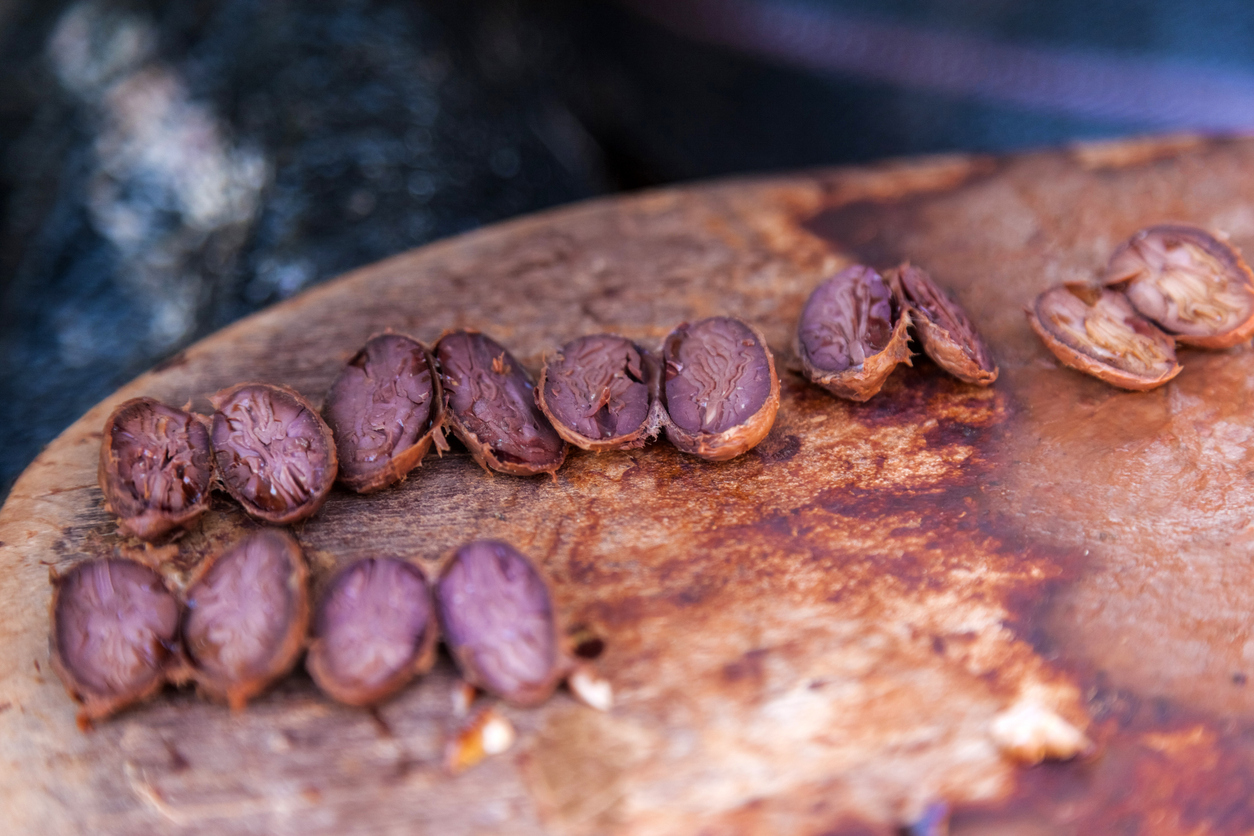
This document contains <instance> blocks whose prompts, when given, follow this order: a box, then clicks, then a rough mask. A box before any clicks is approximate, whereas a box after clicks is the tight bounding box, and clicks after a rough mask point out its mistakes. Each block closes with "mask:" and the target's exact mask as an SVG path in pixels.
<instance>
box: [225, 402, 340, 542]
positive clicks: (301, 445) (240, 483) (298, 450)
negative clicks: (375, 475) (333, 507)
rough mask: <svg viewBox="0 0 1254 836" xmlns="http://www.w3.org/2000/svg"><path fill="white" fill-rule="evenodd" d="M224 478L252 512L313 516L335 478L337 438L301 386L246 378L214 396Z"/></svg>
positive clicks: (275, 518) (277, 518)
mask: <svg viewBox="0 0 1254 836" xmlns="http://www.w3.org/2000/svg"><path fill="white" fill-rule="evenodd" d="M209 401H210V403H212V404H213V406H214V408H215V409H216V410H217V411H216V412H215V413H214V414H213V430H212V438H213V449H214V458H215V459H216V461H217V465H218V478H219V480H220V481H221V483H222V486H223V487H224V488H226V490H227V492H228V493H230V494H231V496H233V497H235V499H236V500H237V501H238V502H239V503H240V505H243V506H244V510H245V511H247V512H248V513H249V514H250V515H251V516H254V517H256V518H257V519H260V520H265V521H266V522H271V523H276V524H287V523H293V522H297V521H299V520H303V519H305V518H306V517H309V516H311V515H312V514H314V513H315V512H317V510H318V509H319V508H321V507H322V504H323V503H324V502H326V499H327V494H329V493H330V492H331V485H332V484H333V483H334V482H335V474H336V454H335V439H334V437H333V436H332V434H331V428H330V427H328V426H327V425H326V423H325V422H324V421H323V420H322V418H321V417H320V416H319V415H318V411H317V410H316V409H314V408H313V406H312V405H311V404H310V403H309V401H307V400H305V399H304V398H303V397H301V395H300V393H298V392H297V391H296V390H294V389H289V388H287V387H286V386H273V385H270V384H267V383H241V384H239V385H237V386H232V387H231V388H229V389H224V390H222V391H221V392H218V393H217V394H216V395H213V396H212V397H210V398H209Z"/></svg>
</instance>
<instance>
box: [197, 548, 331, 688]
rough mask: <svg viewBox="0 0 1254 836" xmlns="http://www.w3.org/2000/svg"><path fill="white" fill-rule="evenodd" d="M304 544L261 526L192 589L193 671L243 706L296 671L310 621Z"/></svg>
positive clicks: (204, 684)
mask: <svg viewBox="0 0 1254 836" xmlns="http://www.w3.org/2000/svg"><path fill="white" fill-rule="evenodd" d="M306 574H307V573H306V569H305V561H304V557H303V556H302V554H301V551H300V546H298V545H297V544H296V541H295V540H293V539H292V537H291V535H289V534H287V533H286V532H284V531H281V530H278V529H262V530H260V531H257V532H254V533H253V534H251V535H248V536H247V537H245V538H244V539H243V540H242V541H240V542H239V543H237V544H236V545H234V546H232V547H230V548H228V549H227V550H226V551H224V552H223V553H221V554H220V555H218V556H217V557H216V558H214V559H213V560H211V562H210V563H209V564H208V568H207V569H206V570H204V571H203V574H202V575H201V576H200V578H199V579H198V580H197V581H196V582H195V583H194V584H193V585H192V586H191V587H190V588H189V589H188V591H187V607H188V612H187V616H186V618H185V619H184V623H183V641H184V644H185V647H186V649H187V655H188V658H189V660H190V661H191V664H192V666H193V668H194V669H195V674H194V677H195V679H196V681H197V683H198V684H199V685H200V687H201V688H202V690H204V691H205V692H207V693H208V694H209V695H210V696H214V697H218V698H221V699H225V700H226V701H227V702H228V703H230V705H231V707H232V708H239V707H242V706H243V705H244V703H245V702H246V701H247V700H248V699H249V698H250V697H252V696H254V695H255V694H257V693H259V692H260V691H262V690H263V689H264V688H265V687H266V686H267V685H269V684H270V683H271V682H273V681H274V680H276V679H278V678H279V677H280V676H282V675H283V674H285V673H287V672H288V671H289V670H291V668H292V665H293V664H295V662H296V658H297V656H298V655H299V653H300V649H301V645H302V643H303V641H304V636H305V629H306V627H307V626H308V621H309V603H308V594H307V592H306V590H305V578H306Z"/></svg>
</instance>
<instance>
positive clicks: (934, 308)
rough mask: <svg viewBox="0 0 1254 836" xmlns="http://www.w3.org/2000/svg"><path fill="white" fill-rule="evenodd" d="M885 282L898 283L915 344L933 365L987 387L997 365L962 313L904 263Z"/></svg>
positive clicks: (928, 279) (927, 278) (922, 274)
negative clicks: (909, 314) (914, 335)
mask: <svg viewBox="0 0 1254 836" xmlns="http://www.w3.org/2000/svg"><path fill="white" fill-rule="evenodd" d="M888 278H889V283H890V284H891V283H892V282H893V281H894V280H896V281H898V282H900V286H901V289H902V292H903V293H904V294H905V297H906V300H907V301H908V302H909V303H910V311H911V317H910V319H911V324H912V325H914V330H915V333H916V334H917V335H918V337H919V343H920V344H921V345H922V346H923V350H924V351H925V352H927V356H928V357H931V358H932V361H933V362H934V363H936V365H938V366H940V367H941V368H942V369H944V370H945V371H947V372H949V373H950V374H952V375H953V376H954V377H956V378H958V379H959V380H962V381H965V382H966V383H974V384H976V385H977V386H988V385H990V384H992V382H993V381H994V380H996V379H997V364H996V363H995V362H993V356H992V355H991V354H990V353H989V350H988V346H987V345H985V343H984V340H983V339H981V338H980V335H979V332H977V331H976V330H975V326H974V325H972V324H971V320H970V318H969V317H968V316H967V314H966V311H964V310H963V309H962V307H961V306H960V305H959V304H958V303H957V302H956V301H955V300H954V299H953V298H952V297H951V296H949V295H948V294H947V293H945V292H944V291H943V290H941V289H940V288H939V287H938V286H937V285H936V282H934V281H933V280H932V277H931V276H929V275H928V274H927V273H926V272H924V271H923V270H921V269H919V268H918V267H915V266H914V265H913V264H910V263H909V262H907V263H905V264H902V265H901V266H900V267H898V268H896V269H895V270H894V271H892V272H891V274H890V275H889V277H888Z"/></svg>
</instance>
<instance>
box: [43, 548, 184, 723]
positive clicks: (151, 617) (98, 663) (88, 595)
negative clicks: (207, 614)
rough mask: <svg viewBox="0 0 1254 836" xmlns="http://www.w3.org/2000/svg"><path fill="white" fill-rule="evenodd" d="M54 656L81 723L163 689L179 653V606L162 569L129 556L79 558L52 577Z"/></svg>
mask: <svg viewBox="0 0 1254 836" xmlns="http://www.w3.org/2000/svg"><path fill="white" fill-rule="evenodd" d="M53 584H54V586H55V590H54V592H53V594H52V605H51V614H52V636H51V645H52V648H51V649H52V663H53V668H55V670H56V672H57V674H58V675H59V676H60V677H61V681H62V682H63V683H64V684H65V688H66V690H67V691H69V693H70V696H71V697H73V698H74V699H75V700H76V701H77V702H79V703H80V704H81V705H82V708H81V710H80V711H79V722H80V724H82V725H86V723H88V722H90V721H91V720H99V719H102V718H104V717H107V716H109V715H110V714H113V713H114V712H116V711H119V710H121V709H123V708H126V707H127V706H129V705H133V704H134V703H137V702H140V701H141V700H145V699H147V698H148V697H150V696H152V695H153V694H155V693H156V692H157V691H159V690H160V689H161V686H162V684H163V683H164V682H165V677H166V672H167V669H168V667H169V666H170V664H171V663H172V662H174V661H175V660H176V659H177V647H178V629H179V615H180V607H179V602H178V599H176V598H175V597H174V595H173V594H172V593H171V592H170V590H168V589H167V588H166V586H165V584H164V583H163V582H162V580H161V577H160V575H158V574H157V573H156V572H154V571H153V570H152V569H149V568H148V567H147V566H142V565H140V564H138V563H135V562H133V561H130V560H123V559H118V558H112V559H107V560H92V561H87V562H84V563H80V564H78V565H77V566H75V567H74V568H73V569H71V570H70V571H69V572H67V573H66V574H65V575H63V576H61V577H60V578H55V579H54V580H53Z"/></svg>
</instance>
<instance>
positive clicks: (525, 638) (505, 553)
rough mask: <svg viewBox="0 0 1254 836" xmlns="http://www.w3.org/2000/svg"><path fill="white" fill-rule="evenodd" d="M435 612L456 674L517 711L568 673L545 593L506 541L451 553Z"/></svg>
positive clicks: (485, 542)
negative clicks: (455, 662)
mask: <svg viewBox="0 0 1254 836" xmlns="http://www.w3.org/2000/svg"><path fill="white" fill-rule="evenodd" d="M435 606H436V612H437V613H438V615H439V618H440V626H441V629H442V630H443V634H444V642H445V644H446V645H448V648H449V650H450V651H451V652H452V654H453V658H454V659H455V660H456V661H457V666H458V668H459V669H460V670H461V673H462V676H463V677H464V678H465V679H466V681H467V682H469V683H470V684H471V685H474V686H475V687H477V688H482V689H483V690H485V691H488V692H490V693H493V694H496V695H497V696H499V697H501V698H503V699H505V700H507V701H509V702H511V703H515V704H517V705H535V704H537V703H540V702H543V701H544V700H545V699H547V698H548V697H549V695H550V694H552V693H553V689H554V688H555V687H556V686H557V683H558V682H559V681H561V679H562V678H563V677H564V676H565V675H566V674H567V673H568V672H569V669H570V662H569V659H568V658H567V656H566V655H565V653H564V652H563V650H562V648H561V647H560V645H559V639H558V635H559V634H558V629H557V622H556V618H555V616H554V613H553V601H552V598H551V597H550V596H549V590H548V587H547V586H546V585H545V583H544V579H543V578H541V577H540V575H539V573H538V572H536V570H535V568H534V567H533V566H532V565H531V561H529V560H528V559H527V558H526V557H524V556H523V555H522V554H520V553H519V552H518V551H516V550H515V549H513V548H512V547H510V546H508V545H506V544H505V543H500V542H497V541H494V540H478V541H476V542H473V543H469V544H467V545H465V546H462V547H461V548H460V549H458V550H457V551H456V552H455V553H454V554H453V556H452V558H451V559H450V560H449V562H448V564H447V565H446V566H445V567H444V570H443V572H441V574H440V579H439V580H438V581H437V582H436V585H435Z"/></svg>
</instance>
